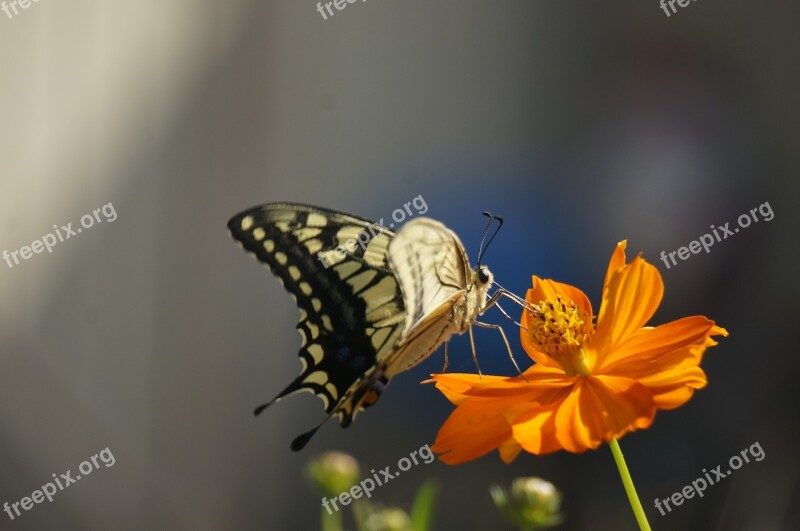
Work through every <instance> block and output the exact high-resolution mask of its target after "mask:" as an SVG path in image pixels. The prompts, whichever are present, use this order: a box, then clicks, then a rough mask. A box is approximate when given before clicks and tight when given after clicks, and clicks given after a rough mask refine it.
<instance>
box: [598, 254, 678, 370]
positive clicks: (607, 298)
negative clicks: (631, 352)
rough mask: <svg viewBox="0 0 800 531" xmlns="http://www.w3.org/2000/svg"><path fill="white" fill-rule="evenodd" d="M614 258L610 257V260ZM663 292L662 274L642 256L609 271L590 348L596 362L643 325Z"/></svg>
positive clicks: (600, 363) (655, 307)
mask: <svg viewBox="0 0 800 531" xmlns="http://www.w3.org/2000/svg"><path fill="white" fill-rule="evenodd" d="M613 261H614V259H613V258H612V262H613ZM663 295H664V283H663V282H662V280H661V274H660V273H659V272H658V270H657V269H656V268H655V267H653V266H652V265H651V264H648V263H647V262H646V261H645V260H644V259H643V258H642V257H641V256H637V257H636V258H634V259H633V261H632V262H631V263H629V264H627V265H625V266H623V267H618V268H616V269H615V270H614V271H613V272H611V273H610V279H609V280H608V283H607V285H606V286H605V288H604V289H603V301H602V303H601V305H600V315H599V316H598V318H597V327H596V328H595V334H594V336H593V337H592V340H591V344H590V348H591V349H592V350H594V351H595V352H596V359H597V363H598V365H602V364H603V357H604V356H605V355H606V353H607V352H609V351H610V350H611V349H614V348H616V347H617V346H619V345H620V344H622V343H623V342H624V341H626V340H627V339H628V338H629V337H630V336H631V335H632V334H633V333H634V332H636V331H637V330H639V329H640V328H641V327H643V326H644V325H645V324H646V323H647V321H649V320H650V318H651V317H652V316H653V314H654V313H655V311H656V309H658V305H659V303H660V302H661V297H662V296H663Z"/></svg>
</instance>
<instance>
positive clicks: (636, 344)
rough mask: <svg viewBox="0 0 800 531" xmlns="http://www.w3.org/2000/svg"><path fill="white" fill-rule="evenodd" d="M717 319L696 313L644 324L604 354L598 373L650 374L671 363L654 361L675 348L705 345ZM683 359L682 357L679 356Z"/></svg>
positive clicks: (663, 368)
mask: <svg viewBox="0 0 800 531" xmlns="http://www.w3.org/2000/svg"><path fill="white" fill-rule="evenodd" d="M712 328H714V321H711V320H710V319H707V318H705V317H703V316H702V315H695V316H692V317H684V318H683V319H678V320H675V321H672V322H669V323H666V324H663V325H660V326H657V327H655V328H642V329H640V330H638V331H636V332H635V333H633V334H632V335H631V336H630V337H629V338H628V339H627V341H625V342H624V343H622V344H621V345H619V346H618V347H617V348H615V349H614V350H612V351H609V352H607V353H606V354H605V355H604V356H603V361H602V364H600V365H598V366H597V367H596V368H595V371H594V372H595V373H596V374H620V373H623V374H626V375H628V376H631V377H632V378H635V377H636V376H633V375H631V374H630V373H634V372H637V373H641V374H649V373H652V372H653V371H661V370H666V369H667V368H668V367H666V366H663V365H659V366H658V367H655V366H654V364H657V363H659V359H660V358H662V357H663V356H665V355H667V354H669V353H670V352H673V351H675V350H679V349H683V348H685V347H689V346H692V345H702V344H703V343H705V341H706V339H707V338H708V337H709V335H710V334H711V333H713V332H714V331H713V330H712ZM678 361H680V360H678Z"/></svg>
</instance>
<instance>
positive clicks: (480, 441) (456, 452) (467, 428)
mask: <svg viewBox="0 0 800 531" xmlns="http://www.w3.org/2000/svg"><path fill="white" fill-rule="evenodd" d="M525 407H527V406H525V405H520V404H519V403H518V402H516V401H515V400H514V399H513V398H512V399H489V398H470V399H469V400H467V401H465V402H464V403H462V404H461V405H459V406H458V407H457V408H456V409H455V411H453V412H452V413H451V414H450V417H448V419H447V420H446V421H445V423H444V424H443V425H442V427H441V428H440V429H439V433H438V434H437V436H436V441H435V442H434V444H433V447H432V448H431V449H432V450H433V451H434V452H436V453H437V454H442V455H440V457H439V459H440V460H441V461H442V462H444V463H447V464H449V465H456V464H460V463H464V462H466V461H471V460H472V459H476V458H478V457H480V456H482V455H484V454H486V453H488V452H490V451H492V450H494V449H495V448H500V447H501V446H504V447H505V450H504V451H503V452H504V455H505V458H509V457H510V454H511V449H510V448H511V442H509V441H511V425H510V424H509V422H508V420H507V419H506V417H505V416H504V412H511V414H513V415H514V416H515V415H517V414H518V413H519V412H520V411H522V410H523V409H524V408H525Z"/></svg>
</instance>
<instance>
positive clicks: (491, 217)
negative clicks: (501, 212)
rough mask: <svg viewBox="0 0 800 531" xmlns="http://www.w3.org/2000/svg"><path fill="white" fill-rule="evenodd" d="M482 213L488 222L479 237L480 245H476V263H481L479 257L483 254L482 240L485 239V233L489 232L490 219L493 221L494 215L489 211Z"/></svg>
mask: <svg viewBox="0 0 800 531" xmlns="http://www.w3.org/2000/svg"><path fill="white" fill-rule="evenodd" d="M483 215H484V216H486V217H487V218H489V222H488V223H487V224H486V228H485V229H483V236H482V237H481V245H480V247H478V265H481V257H482V256H483V242H484V241H486V235H487V234H489V227H490V226H491V225H492V221H494V216H493V215H492V214H491V212H485V211H484V212H483Z"/></svg>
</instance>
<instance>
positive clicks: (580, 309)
mask: <svg viewBox="0 0 800 531" xmlns="http://www.w3.org/2000/svg"><path fill="white" fill-rule="evenodd" d="M625 245H626V242H624V241H623V242H620V243H619V244H617V247H616V249H615V250H614V253H613V254H612V256H611V261H610V263H609V265H608V271H607V273H606V277H605V283H604V286H603V296H602V301H601V304H600V311H599V313H598V315H597V320H596V324H595V319H594V314H593V312H592V306H591V304H590V302H589V299H588V298H587V297H586V295H585V294H584V293H583V292H582V291H581V290H579V289H578V288H575V287H573V286H570V285H568V284H562V283H560V282H555V281H553V280H549V279H540V278H539V277H536V276H534V277H533V289H530V290H528V292H527V295H526V297H525V300H526V301H527V302H528V304H529V305H530V306H531V307H532V308H533V311H529V310H526V311H524V313H523V316H522V320H521V323H522V325H523V327H524V328H521V329H520V339H521V342H522V346H523V348H524V349H525V352H527V353H528V355H529V356H530V357H531V358H532V359H533V361H535V362H536V363H535V364H534V365H532V366H531V367H530V368H529V369H527V370H526V371H525V372H524V373H523V375H524V377H523V376H515V377H503V376H485V375H484V376H483V377H480V376H478V375H473V374H436V375H433V376H432V381H433V382H435V384H436V387H437V389H439V390H440V391H441V392H442V393H443V394H444V395H445V396H446V397H447V398H448V399H449V400H450V401H451V402H453V403H454V404H456V406H457V407H456V409H455V411H454V412H453V413H452V414H451V415H450V417H449V418H448V419H447V421H446V422H445V423H444V425H443V426H442V427H441V429H440V430H439V434H438V436H437V438H436V443H435V444H434V446H433V450H434V451H435V452H437V453H439V454H442V455H441V456H440V459H441V460H442V461H444V462H445V463H449V464H458V463H463V462H465V461H470V460H472V459H475V458H477V457H480V456H482V455H484V454H486V453H487V452H490V451H491V450H494V449H497V450H498V451H499V453H500V457H501V458H502V459H503V461H505V462H506V463H508V462H511V461H512V460H513V459H514V458H516V456H517V455H518V454H519V452H520V451H521V450H525V451H527V452H530V453H532V454H546V453H550V452H555V451H558V450H567V451H569V452H575V453H578V452H583V451H586V450H589V449H594V448H597V447H598V446H600V445H601V444H603V443H604V442H605V443H607V442H611V441H612V440H615V439H618V438H620V437H622V436H623V435H624V434H626V433H628V432H631V431H633V430H637V429H644V428H647V427H649V426H650V424H651V423H652V422H653V418H654V417H655V414H656V411H657V410H659V409H674V408H677V407H679V406H681V405H683V404H685V403H686V401H687V400H689V398H691V396H692V394H693V393H694V391H695V390H696V389H701V388H703V387H704V386H705V385H706V375H705V373H704V372H703V370H702V369H701V368H700V361H701V360H702V357H703V353H704V352H705V350H706V348H708V347H711V346H714V345H716V344H717V343H716V342H715V341H714V340H713V339H712V337H713V336H718V335H722V336H727V335H728V333H727V331H726V330H725V329H724V328H721V327H719V326H716V325H715V324H714V321H711V320H710V319H708V318H706V317H703V316H699V315H697V316H692V317H685V318H682V319H678V320H676V321H672V322H669V323H666V324H662V325H660V326H656V327H649V326H645V325H646V324H647V322H648V321H649V320H650V318H651V317H652V316H653V314H654V313H655V311H656V309H657V308H658V305H659V304H660V302H661V298H662V296H663V293H664V284H663V282H662V280H661V275H660V274H659V272H658V270H657V269H656V268H655V267H654V266H652V265H651V264H649V263H648V262H647V261H645V260H644V259H643V258H642V257H641V256H637V257H635V258H634V259H633V260H632V261H631V262H629V263H626V261H625Z"/></svg>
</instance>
